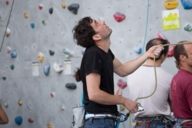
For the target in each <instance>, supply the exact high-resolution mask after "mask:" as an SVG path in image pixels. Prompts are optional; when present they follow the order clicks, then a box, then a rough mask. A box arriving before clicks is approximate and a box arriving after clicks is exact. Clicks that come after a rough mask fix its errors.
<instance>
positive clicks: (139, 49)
mask: <svg viewBox="0 0 192 128" xmlns="http://www.w3.org/2000/svg"><path fill="white" fill-rule="evenodd" d="M134 52H135V53H137V54H141V53H142V48H141V47H140V46H137V47H135V48H134Z"/></svg>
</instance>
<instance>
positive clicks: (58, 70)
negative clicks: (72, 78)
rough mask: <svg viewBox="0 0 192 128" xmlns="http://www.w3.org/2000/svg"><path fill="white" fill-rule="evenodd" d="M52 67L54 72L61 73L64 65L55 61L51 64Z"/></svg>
mask: <svg viewBox="0 0 192 128" xmlns="http://www.w3.org/2000/svg"><path fill="white" fill-rule="evenodd" d="M53 69H54V70H55V72H57V73H61V72H62V71H63V70H64V66H63V65H61V64H58V63H56V62H55V63H54V64H53Z"/></svg>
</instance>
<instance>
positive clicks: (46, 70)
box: [43, 63, 51, 76]
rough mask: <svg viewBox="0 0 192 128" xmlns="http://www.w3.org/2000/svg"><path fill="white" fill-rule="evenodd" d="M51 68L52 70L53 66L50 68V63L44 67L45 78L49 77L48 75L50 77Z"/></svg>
mask: <svg viewBox="0 0 192 128" xmlns="http://www.w3.org/2000/svg"><path fill="white" fill-rule="evenodd" d="M50 68H51V66H50V64H49V63H47V64H45V65H44V67H43V72H44V74H45V76H48V75H49V72H50Z"/></svg>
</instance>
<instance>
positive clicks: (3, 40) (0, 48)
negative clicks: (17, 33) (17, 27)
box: [0, 0, 15, 52]
mask: <svg viewBox="0 0 192 128" xmlns="http://www.w3.org/2000/svg"><path fill="white" fill-rule="evenodd" d="M14 1H15V0H13V2H12V4H11V10H10V12H9V17H8V20H7V24H6V27H5V31H4V34H3V39H2V41H1V47H0V52H1V50H2V48H3V44H4V42H5V36H6V31H7V28H8V25H9V22H10V19H11V13H12V11H13V5H14Z"/></svg>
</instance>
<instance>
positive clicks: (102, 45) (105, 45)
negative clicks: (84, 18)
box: [97, 40, 111, 53]
mask: <svg viewBox="0 0 192 128" xmlns="http://www.w3.org/2000/svg"><path fill="white" fill-rule="evenodd" d="M110 44H111V42H110V40H101V41H99V42H97V47H99V48H100V49H102V50H103V51H105V52H106V53H107V52H108V50H109V47H110Z"/></svg>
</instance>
